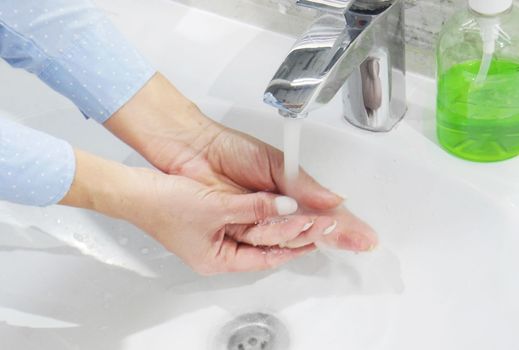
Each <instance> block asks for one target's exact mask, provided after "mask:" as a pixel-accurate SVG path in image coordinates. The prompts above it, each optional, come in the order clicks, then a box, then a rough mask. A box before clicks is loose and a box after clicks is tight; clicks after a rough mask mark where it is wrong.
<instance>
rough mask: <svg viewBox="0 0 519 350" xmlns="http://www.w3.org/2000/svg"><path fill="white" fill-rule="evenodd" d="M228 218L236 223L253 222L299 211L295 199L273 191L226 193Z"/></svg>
mask: <svg viewBox="0 0 519 350" xmlns="http://www.w3.org/2000/svg"><path fill="white" fill-rule="evenodd" d="M225 197H226V198H225V203H226V204H227V208H226V218H227V219H228V220H226V221H229V222H232V223H234V224H253V223H257V222H260V221H263V220H265V219H267V218H272V217H276V216H285V215H290V214H293V213H295V212H296V211H297V209H298V205H297V202H296V200H295V199H293V198H290V197H285V196H279V195H275V194H272V193H266V192H258V193H250V194H226V195H225Z"/></svg>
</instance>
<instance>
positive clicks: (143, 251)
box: [141, 248, 150, 255]
mask: <svg viewBox="0 0 519 350" xmlns="http://www.w3.org/2000/svg"><path fill="white" fill-rule="evenodd" d="M149 252H150V250H149V248H142V249H141V254H142V255H147V254H148V253H149Z"/></svg>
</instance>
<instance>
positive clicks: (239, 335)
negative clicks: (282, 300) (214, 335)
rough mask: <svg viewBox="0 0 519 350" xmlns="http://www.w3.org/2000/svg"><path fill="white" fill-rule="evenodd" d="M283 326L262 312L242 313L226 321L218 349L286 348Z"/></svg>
mask: <svg viewBox="0 0 519 350" xmlns="http://www.w3.org/2000/svg"><path fill="white" fill-rule="evenodd" d="M288 346H289V338H288V331H287V329H286V328H285V326H284V325H283V324H282V323H281V322H280V321H279V320H278V319H277V318H275V317H274V316H272V315H268V314H264V313H251V314H245V315H242V316H240V317H238V318H236V319H234V320H232V321H231V322H229V323H227V324H226V325H225V326H224V327H223V329H222V331H221V333H220V336H219V338H218V347H217V349H218V350H288V349H289V348H288Z"/></svg>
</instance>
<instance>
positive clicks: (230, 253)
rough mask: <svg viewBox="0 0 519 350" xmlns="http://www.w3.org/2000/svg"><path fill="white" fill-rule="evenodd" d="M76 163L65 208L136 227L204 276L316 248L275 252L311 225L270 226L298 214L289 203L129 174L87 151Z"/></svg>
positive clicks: (149, 173) (300, 219)
mask: <svg viewBox="0 0 519 350" xmlns="http://www.w3.org/2000/svg"><path fill="white" fill-rule="evenodd" d="M76 160H77V162H76V164H77V166H76V167H77V171H76V176H75V178H74V182H73V185H72V188H71V190H70V191H69V193H68V194H67V195H66V197H65V198H64V199H63V201H62V202H61V204H64V205H69V206H76V207H81V208H86V209H92V210H95V211H98V212H100V213H103V214H106V215H109V216H111V217H115V218H119V219H123V220H126V221H129V222H131V223H133V224H134V225H136V226H138V227H140V228H141V229H143V230H144V231H146V232H148V233H149V234H150V235H151V236H153V237H154V238H155V239H157V240H158V241H159V242H160V243H162V244H163V245H164V246H165V247H166V248H167V249H169V250H170V251H172V252H173V253H175V254H176V255H177V256H178V257H180V258H181V259H182V260H183V261H184V262H186V263H187V264H188V265H189V266H191V267H192V268H193V269H194V270H195V271H197V272H199V273H201V274H204V275H211V274H216V273H222V272H234V271H257V270H263V269H269V268H274V267H277V266H279V265H281V264H283V263H285V262H287V261H289V260H291V259H293V258H295V257H298V256H301V255H302V254H305V253H307V252H309V251H312V250H313V249H315V246H314V245H313V244H307V245H303V246H301V247H298V248H295V249H288V248H279V247H275V246H277V245H279V244H280V243H281V242H283V241H290V240H292V239H294V238H295V237H297V236H298V235H299V234H300V233H301V232H302V231H303V230H304V228H305V226H307V225H308V223H309V221H308V218H307V217H306V216H301V215H292V216H290V218H286V219H279V220H278V222H277V223H273V224H268V222H266V221H265V220H267V218H270V217H280V216H281V217H282V216H283V215H289V214H292V213H294V212H295V211H296V210H297V204H296V203H295V201H293V200H292V199H289V198H287V197H280V196H277V195H274V194H271V193H261V192H259V193H253V194H233V193H228V192H221V191H216V190H214V189H212V188H211V187H209V186H206V185H203V184H201V183H199V182H197V181H194V180H191V179H188V178H186V177H183V176H176V175H165V174H163V173H160V172H158V171H154V170H149V169H135V168H129V167H126V166H123V165H121V164H118V163H114V162H110V161H106V160H103V159H101V158H97V157H94V156H91V155H89V154H86V153H83V152H79V151H77V152H76ZM93 178H95V179H96V181H95V182H94V181H92V179H93ZM257 222H264V224H262V225H256V223H257ZM267 246H274V247H267Z"/></svg>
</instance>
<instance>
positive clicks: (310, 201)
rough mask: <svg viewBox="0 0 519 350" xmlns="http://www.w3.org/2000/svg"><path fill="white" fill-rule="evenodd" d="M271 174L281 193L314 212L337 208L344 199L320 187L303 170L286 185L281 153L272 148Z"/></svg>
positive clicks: (270, 150)
mask: <svg viewBox="0 0 519 350" xmlns="http://www.w3.org/2000/svg"><path fill="white" fill-rule="evenodd" d="M269 153H270V157H269V158H270V163H271V172H272V177H273V180H274V181H275V183H276V185H277V187H278V188H279V189H280V190H281V192H282V193H285V194H287V195H289V196H291V197H292V198H294V199H295V200H296V201H297V202H298V203H299V204H300V205H302V206H305V207H309V208H312V209H315V210H330V209H334V208H337V207H338V206H339V205H340V204H341V203H342V202H344V198H342V197H340V196H339V195H337V194H335V193H333V192H331V191H330V190H328V189H326V188H325V187H323V186H321V185H320V184H319V183H318V182H317V181H315V179H314V178H312V177H311V176H310V175H308V173H306V172H305V171H304V170H303V169H300V170H299V176H298V178H297V180H296V181H295V182H294V183H287V181H286V179H285V166H284V157H283V153H282V152H281V151H279V150H277V149H275V148H273V147H270V148H269Z"/></svg>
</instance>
